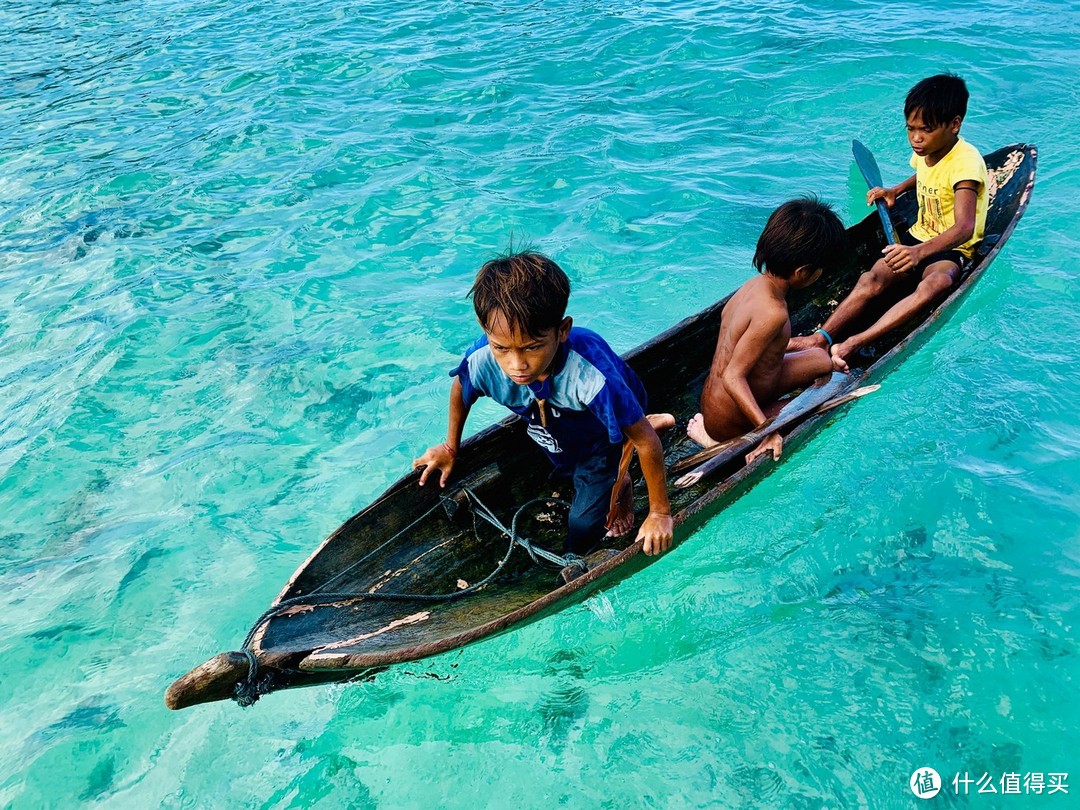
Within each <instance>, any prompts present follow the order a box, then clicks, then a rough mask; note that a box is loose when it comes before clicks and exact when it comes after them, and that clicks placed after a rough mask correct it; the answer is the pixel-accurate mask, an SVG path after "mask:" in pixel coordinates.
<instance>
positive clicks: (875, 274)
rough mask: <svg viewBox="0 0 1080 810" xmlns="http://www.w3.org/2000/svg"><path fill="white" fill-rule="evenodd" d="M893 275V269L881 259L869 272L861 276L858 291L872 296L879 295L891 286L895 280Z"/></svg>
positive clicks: (857, 286) (857, 285)
mask: <svg viewBox="0 0 1080 810" xmlns="http://www.w3.org/2000/svg"><path fill="white" fill-rule="evenodd" d="M893 275H894V274H893V271H892V268H890V267H889V265H887V264H885V261H884V260H883V259H879V260H878V261H876V262H874V266H873V267H871V268H870V270H869V271H868V272H866V273H863V274H862V275H861V276H859V281H858V283H857V284H856V289H862V291H863V292H865V293H868V294H870V295H878V294H879V293H882V292H884V291H885V289H886V288H887V287H888V286H889V282H891V281H892V280H893Z"/></svg>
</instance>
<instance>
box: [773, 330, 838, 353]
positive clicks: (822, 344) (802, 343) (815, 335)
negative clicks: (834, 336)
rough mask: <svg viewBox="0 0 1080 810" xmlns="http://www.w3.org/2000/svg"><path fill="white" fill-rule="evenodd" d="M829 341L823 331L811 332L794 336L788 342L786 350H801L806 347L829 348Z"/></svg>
mask: <svg viewBox="0 0 1080 810" xmlns="http://www.w3.org/2000/svg"><path fill="white" fill-rule="evenodd" d="M828 348H829V342H828V341H827V340H825V336H824V335H823V334H821V332H811V333H810V334H809V335H800V336H799V337H793V338H791V340H789V341H788V343H787V348H786V349H785V350H784V351H785V352H801V351H803V350H804V349H828Z"/></svg>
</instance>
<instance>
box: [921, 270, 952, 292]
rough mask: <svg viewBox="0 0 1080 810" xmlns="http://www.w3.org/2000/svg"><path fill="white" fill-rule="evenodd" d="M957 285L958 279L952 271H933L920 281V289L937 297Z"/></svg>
mask: <svg viewBox="0 0 1080 810" xmlns="http://www.w3.org/2000/svg"><path fill="white" fill-rule="evenodd" d="M955 285H956V279H955V278H954V277H953V274H952V273H946V272H940V273H931V274H930V275H928V276H927V277H926V278H924V279H923V280H922V281H921V282H919V289H920V290H921V291H922V292H923V293H924V294H926V295H928V296H930V297H935V298H936V297H937V296H939V295H941V294H942V293H944V292H947V291H948V290H951V289H952V288H953V287H954V286H955Z"/></svg>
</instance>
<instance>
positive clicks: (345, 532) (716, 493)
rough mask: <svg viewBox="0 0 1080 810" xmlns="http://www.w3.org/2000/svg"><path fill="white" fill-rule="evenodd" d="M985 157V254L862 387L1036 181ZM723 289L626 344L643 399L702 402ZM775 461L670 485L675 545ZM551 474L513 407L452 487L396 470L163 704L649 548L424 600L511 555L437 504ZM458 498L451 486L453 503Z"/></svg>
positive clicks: (452, 631) (1026, 152)
mask: <svg viewBox="0 0 1080 810" xmlns="http://www.w3.org/2000/svg"><path fill="white" fill-rule="evenodd" d="M986 159H987V166H988V168H989V169H990V171H991V190H992V191H993V192H996V193H995V195H994V198H993V200H992V203H991V208H990V213H989V216H988V219H987V232H986V233H987V238H986V240H985V243H984V244H985V247H984V252H983V253H982V255H981V256H980V257H979V259H978V261H977V262H976V264H975V266H974V267H973V269H972V270H971V272H970V273H969V274H968V275H967V276H966V278H965V279H964V281H963V282H962V283H961V284H960V285H959V286H958V288H957V289H956V290H954V291H953V292H952V294H951V295H950V296H949V297H948V299H946V300H945V301H943V302H942V303H941V304H940V305H939V306H938V307H937V308H936V309H935V310H934V311H933V312H932V313H930V314H929V316H928V317H926V318H925V319H924V320H923V321H921V322H920V323H918V324H912V325H911V326H910V327H909V328H907V329H906V330H902V331H901V332H899V333H897V334H894V335H890V336H888V337H886V338H885V339H883V340H882V341H881V342H880V343H878V344H875V346H873V347H870V348H869V349H868V351H867V353H866V355H865V356H864V357H863V358H862V360H863V362H862V363H861V365H863V366H864V370H863V371H862V372H861V378H860V383H865V382H868V381H873V380H879V379H881V378H882V377H883V376H884V375H885V374H887V373H888V372H889V370H890V369H891V368H893V367H894V366H895V364H896V363H897V362H899V361H900V360H901V359H902V358H903V357H904V356H906V355H907V354H908V353H910V351H911V350H912V349H913V348H914V347H916V346H917V345H918V344H919V343H921V342H922V341H923V340H925V338H926V337H927V335H928V334H930V333H931V332H932V331H933V330H934V329H936V328H937V327H938V326H940V324H941V323H943V322H944V321H945V320H946V319H947V318H948V317H949V316H950V315H951V314H952V312H954V311H955V310H956V308H957V304H958V302H959V301H960V300H961V299H962V298H963V297H964V296H965V295H966V294H967V293H968V291H969V290H970V289H971V287H972V286H973V285H974V284H975V282H976V281H977V280H978V279H979V278H980V277H981V276H982V275H983V273H984V272H985V270H986V268H987V267H988V266H989V265H990V264H991V262H992V261H993V259H994V257H995V256H996V255H997V253H998V252H999V251H1000V250H1001V247H1002V245H1003V244H1004V242H1005V240H1006V239H1007V238H1008V236H1009V234H1010V233H1011V232H1012V230H1013V228H1015V226H1016V223H1017V221H1018V220H1019V218H1020V216H1021V215H1022V213H1023V211H1024V209H1025V207H1026V205H1027V202H1028V198H1029V197H1030V194H1031V190H1032V187H1033V184H1034V179H1035V164H1036V150H1035V147H1033V146H1031V145H1024V144H1018V145H1015V146H1012V147H1007V148H1005V149H1001V150H998V151H997V152H994V153H993V154H991V155H988V156H987V158H986ZM892 213H893V218H894V221H895V222H896V223H897V225H898V226H900V225H906V224H908V223H910V221H911V218H912V217H913V215H914V201H913V200H912V199H910V198H909V199H903V198H902V199H901V200H900V201H898V203H897V205H896V207H895V208H894V210H893V212H892ZM849 236H850V238H851V242H852V246H853V249H852V254H851V262H850V264H849V267H848V268H847V270H846V272H844V273H840V274H837V277H836V278H835V279H833V280H831V281H830V282H829V283H828V284H819V285H815V287H812V288H810V289H809V290H807V291H803V292H802V293H800V294H797V295H796V297H795V299H794V300H793V301H792V306H791V312H792V322H793V330H794V332H795V333H800V332H805V331H808V330H809V329H811V328H813V327H814V326H816V325H817V324H819V323H821V322H822V321H823V320H824V318H825V317H826V316H827V314H828V313H829V312H830V311H831V309H832V308H833V307H835V305H836V303H837V302H838V301H839V300H840V299H841V298H842V297H843V296H844V295H845V294H846V293H847V292H848V291H849V290H850V289H851V288H852V286H853V285H854V283H855V281H856V279H857V278H858V275H859V273H860V271H862V270H865V269H866V268H868V267H869V266H870V264H871V263H872V261H873V259H874V258H875V257H876V256H877V255H878V254H879V253H880V250H881V247H882V246H883V245H884V237H883V234H882V225H881V223H880V221H879V220H878V217H877V215H876V214H871V215H870V216H868V217H867V218H866V219H865V220H863V221H862V222H860V223H858V224H856V225H854V226H852V227H851V228H850V229H849ZM726 301H727V299H726V298H725V299H724V300H721V301H718V302H717V303H716V304H713V305H712V306H710V307H708V308H706V309H705V310H703V311H702V312H700V313H698V314H696V315H694V316H692V317H690V318H688V319H686V320H684V321H683V322H682V323H679V324H677V325H676V326H674V327H672V328H671V329H669V330H667V331H666V332H664V333H663V334H661V335H659V336H657V337H656V338H654V339H653V340H650V341H649V342H648V343H646V344H644V345H642V346H640V347H638V348H637V349H635V350H633V351H632V352H630V353H629V354H628V355H627V356H626V359H627V361H628V362H629V363H630V364H631V366H632V367H633V368H634V369H635V370H636V371H637V372H638V374H639V375H640V376H641V378H642V380H643V382H644V383H645V386H646V388H647V390H648V391H649V393H650V410H652V411H655V412H664V411H666V412H670V413H673V414H675V415H676V418H677V420H678V421H679V423H680V424H683V425H685V423H686V421H687V419H688V418H689V417H690V416H691V415H693V414H694V413H695V412H696V410H697V405H698V397H699V395H700V390H701V386H702V384H703V382H704V378H705V374H706V372H707V370H708V368H709V363H710V360H711V356H712V350H713V347H714V345H715V340H716V334H717V330H718V329H719V322H720V312H721V310H722V309H723V305H724V303H726ZM853 365H860V363H859V362H856V363H853ZM838 412H839V411H830V412H828V413H824V414H820V415H815V416H810V417H809V418H807V419H805V420H804V421H801V422H799V423H797V424H795V425H794V426H791V427H790V428H789V429H788V430H787V431H786V433H785V440H784V443H785V457H787V456H788V455H790V453H791V452H793V451H795V450H797V449H798V448H799V447H800V446H801V445H802V444H803V443H805V442H806V441H807V440H808V439H809V438H810V437H811V436H812V435H813V434H814V433H815V432H816V431H817V430H819V429H820V428H821V426H822V425H823V424H824V423H825V422H826V421H827V420H829V419H832V418H834V417H835V416H836V414H837V413H838ZM696 449H697V448H696V446H694V445H693V444H692V443H691V442H689V440H687V439H686V438H685V437H684V436H682V435H676V434H675V433H674V432H673V435H671V436H670V437H665V454H666V458H667V461H668V463H669V465H670V464H674V463H677V462H678V461H679V460H680V459H682V458H685V457H686V456H688V455H690V454H691V453H693V452H694V451H695V450H696ZM774 467H775V464H774V463H773V462H771V461H768V460H765V459H759V460H757V461H756V462H755V463H753V464H750V465H746V464H744V463H743V461H742V459H741V458H739V459H734V460H732V462H731V463H729V464H727V465H726V466H722V467H721V468H720V469H718V470H717V471H715V473H714V474H713V475H711V476H710V477H707V478H705V479H704V480H702V481H701V482H699V483H698V484H696V485H694V486H692V487H689V488H687V489H682V490H672V491H671V498H672V508H673V515H674V522H675V526H676V538H675V539H676V543H678V542H679V541H680V540H681V539H683V538H685V537H687V536H688V535H689V534H690V533H692V532H693V531H694V530H695V529H696V528H697V527H698V526H699V525H700V523H702V522H703V521H704V520H705V519H707V518H709V517H711V516H713V515H715V513H716V511H717V510H718V509H719V508H720V507H721V506H722V505H723V504H725V503H728V502H730V501H731V500H733V499H734V498H736V497H738V496H739V495H740V494H741V493H742V492H744V491H745V490H746V489H747V488H748V487H749V486H751V485H752V484H753V483H755V482H756V481H757V480H759V479H760V478H762V477H763V476H765V475H767V474H768V473H769V472H770V471H771V470H772V469H773V468H774ZM549 472H550V469H549V465H548V462H547V461H546V459H545V458H544V456H543V454H542V453H541V452H540V451H539V449H538V448H537V447H536V446H535V445H534V444H533V442H532V441H531V440H529V439H528V438H527V437H526V435H525V432H524V430H523V428H522V425H521V423H520V422H519V421H518V419H517V418H516V417H511V418H509V419H506V420H504V421H503V422H500V423H499V424H497V425H494V426H492V427H491V428H488V429H487V430H485V431H483V432H482V433H479V434H477V435H476V436H474V437H473V438H472V439H471V440H469V441H468V442H466V443H465V445H464V446H463V448H462V451H461V453H460V455H459V461H458V464H457V466H456V468H455V479H454V480H453V481H452V482H451V486H450V487H448V488H447V490H444V491H439V489H438V487H436V486H427V487H424V488H420V487H418V486H417V485H416V481H417V474H416V473H411V474H409V475H406V476H405V477H404V478H402V479H401V480H399V481H397V482H396V483H395V484H393V485H392V486H391V487H390V488H389V489H388V490H387V491H386V492H385V493H383V495H382V496H381V497H380V498H379V499H378V500H377V501H375V502H374V503H373V504H371V505H370V506H369V507H367V508H366V509H364V510H363V511H361V512H360V513H358V514H357V515H355V516H354V517H352V518H350V519H349V520H348V521H347V522H346V523H345V524H344V525H343V526H341V528H339V529H338V530H337V531H335V532H334V533H333V534H332V535H330V537H328V538H327V539H326V540H325V541H324V542H323V543H322V545H320V546H319V548H318V549H316V551H315V552H314V553H313V554H312V555H311V557H310V558H309V559H308V560H307V561H306V562H305V563H304V564H303V565H302V566H300V568H299V569H298V570H297V571H296V573H295V574H294V575H293V577H292V578H291V579H290V580H289V582H288V583H287V584H286V585H285V587H284V589H283V590H282V591H281V593H280V594H279V595H278V597H277V599H276V600H275V602H274V604H273V605H271V608H270V610H269V611H268V612H267V613H266V614H264V616H263V617H260V619H259V620H258V621H257V622H256V624H255V626H254V627H253V628H252V631H251V633H250V634H249V636H248V639H247V640H246V641H245V645H244V647H245V651H244V652H232V653H222V654H221V655H219V656H216V657H215V658H214V659H211V660H210V661H208V662H206V663H205V664H203V665H201V666H200V667H197V668H196V669H194V670H192V671H191V672H189V673H188V674H187V675H185V676H183V677H182V678H180V679H179V680H177V681H176V682H175V683H174V684H173V685H172V686H171V687H170V688H169V690H168V692H167V693H166V704H167V705H168V706H169V707H170V708H174V709H178V708H184V707H186V706H191V705H194V704H197V703H204V702H208V701H213V700H222V699H226V698H230V697H234V696H236V694H237V691H236V690H237V687H238V685H239V691H240V693H241V694H242V695H244V696H245V697H244V698H243V700H244V701H245V702H250V701H251V700H253V699H254V698H256V697H257V696H258V695H259V694H264V693H266V692H269V691H272V690H276V689H283V688H291V687H297V686H308V685H313V684H319V683H326V682H332V681H344V680H350V679H354V678H364V677H368V676H371V675H372V674H373V673H375V672H377V671H379V670H381V669H384V668H386V667H388V666H391V665H394V664H398V663H402V662H405V661H412V660H416V659H419V658H424V657H427V656H430V655H435V654H438V653H442V652H446V651H448V650H453V649H456V648H458V647H462V646H464V645H466V644H470V643H472V642H474V641H478V640H480V639H483V638H487V637H489V636H493V635H496V634H498V633H501V632H505V631H506V630H509V629H512V628H515V627H518V626H520V625H522V624H524V623H527V622H531V621H535V620H537V619H539V618H542V617H544V616H546V615H549V614H550V613H553V612H555V611H558V610H561V609H563V608H564V607H566V606H567V605H568V604H572V603H574V602H578V601H581V600H582V599H584V598H586V597H587V596H588V595H590V594H592V593H594V592H595V591H596V590H597V589H598V588H601V587H607V586H610V585H612V584H614V583H615V582H617V581H619V580H621V579H624V578H625V577H627V576H630V575H632V574H634V573H635V572H637V571H639V570H640V569H641V568H643V567H645V566H646V565H648V564H649V563H650V562H652V561H653V560H654V559H656V558H650V557H646V556H645V555H644V553H642V551H641V546H640V545H638V544H636V543H631V542H630V541H629V539H627V540H623V541H612V543H610V544H609V545H610V548H611V549H612V552H611V554H610V555H609V556H607V557H605V558H604V559H602V560H600V561H598V562H597V563H596V564H594V565H593V566H591V567H590V569H589V570H588V571H587V572H586V573H585V574H584V575H582V576H580V577H578V578H577V579H575V580H573V581H571V582H570V583H569V584H565V585H561V586H560V585H559V584H558V583H557V581H556V578H555V572H554V571H552V570H550V569H548V568H544V567H541V566H538V565H536V564H534V563H533V562H532V560H530V559H529V556H528V555H527V554H526V553H525V552H523V551H521V550H520V549H517V550H515V551H514V552H513V553H512V554H510V555H509V556H508V559H509V562H508V563H507V564H506V566H505V567H504V568H502V569H501V570H500V572H499V574H498V575H497V576H496V577H495V578H494V579H493V580H492V581H490V582H489V583H488V584H486V585H485V586H484V587H482V588H481V589H479V590H478V591H476V592H475V593H470V594H469V595H466V596H463V597H461V598H452V599H438V600H431V601H421V600H422V598H423V597H424V596H430V595H432V594H451V593H455V592H457V591H459V590H460V589H461V588H462V587H463V583H464V586H467V587H470V588H476V583H478V582H480V581H481V580H483V579H484V578H485V577H487V576H488V575H489V574H491V572H492V571H494V570H495V569H496V568H497V566H498V564H499V562H500V560H501V559H503V557H504V555H506V553H507V538H506V536H500V533H499V532H498V530H496V529H494V528H492V527H490V526H488V525H487V524H484V523H482V522H481V523H478V522H477V521H476V520H475V518H474V517H473V515H472V512H473V510H472V509H470V508H469V507H468V506H467V505H461V504H460V503H457V502H454V503H450V502H447V501H446V500H445V496H447V495H453V494H454V493H460V491H461V489H460V488H462V487H468V488H469V489H470V490H471V491H472V492H473V493H474V494H475V495H476V496H477V497H479V498H480V499H481V500H482V501H483V502H484V503H485V504H486V505H487V506H488V507H489V508H490V509H491V510H492V511H493V512H494V513H495V514H496V515H498V516H499V518H500V519H501V520H502V522H503V523H504V524H505V525H507V526H509V525H510V523H511V519H512V516H513V514H514V512H515V511H516V510H517V508H518V507H519V506H520V505H521V504H524V503H526V502H528V501H531V500H532V499H534V498H538V497H548V496H551V495H552V494H553V493H554V492H557V491H559V490H560V489H565V486H564V485H561V484H558V483H552V482H551V481H550V480H549ZM638 478H640V476H638ZM636 492H637V493H638V495H639V499H638V502H637V506H638V508H639V514H641V513H644V512H645V511H647V502H646V500H645V496H644V492H645V487H644V486H643V485H642V483H641V482H640V480H638V482H637V486H636ZM463 500H464V499H463V498H461V497H460V496H459V498H458V501H463ZM538 514H539V517H537V514H536V513H534V512H529V513H528V515H530V516H531V517H529V516H527V517H526V518H525V519H524V522H523V524H522V526H521V527H519V534H521V535H524V536H527V537H529V538H530V539H531V540H533V541H534V542H535V543H537V544H539V545H542V546H547V547H549V548H554V549H558V548H560V547H561V536H562V532H561V526H562V520H561V518H562V515H561V514H559V513H558V512H557V510H556V509H554V508H550V507H547V506H544V505H541V506H540V507H538ZM545 518H546V520H545ZM373 594H374V595H380V594H381V595H386V594H393V595H405V597H406V598H401V596H398V597H396V598H393V599H387V598H378V596H372V595H373ZM409 595H412V596H409ZM253 663H255V664H256V666H254V667H253V666H252V664H253Z"/></svg>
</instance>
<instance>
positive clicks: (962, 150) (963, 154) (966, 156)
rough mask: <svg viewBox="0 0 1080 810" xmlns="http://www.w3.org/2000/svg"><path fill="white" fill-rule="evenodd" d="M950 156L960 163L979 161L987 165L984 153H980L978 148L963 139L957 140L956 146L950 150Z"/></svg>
mask: <svg viewBox="0 0 1080 810" xmlns="http://www.w3.org/2000/svg"><path fill="white" fill-rule="evenodd" d="M948 156H949V157H951V158H955V159H956V160H960V161H977V162H979V163H983V164H984V165H985V161H983V156H982V152H980V151H979V149H978V147H976V146H975V145H973V144H972V143H971V142H970V141H968V140H966V139H965V138H963V137H960V138H958V139H957V141H956V146H954V147H953V148H952V149H951V150H950V152H949V155H948Z"/></svg>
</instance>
